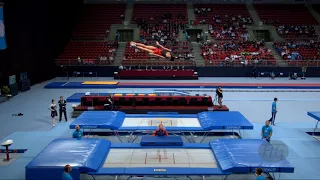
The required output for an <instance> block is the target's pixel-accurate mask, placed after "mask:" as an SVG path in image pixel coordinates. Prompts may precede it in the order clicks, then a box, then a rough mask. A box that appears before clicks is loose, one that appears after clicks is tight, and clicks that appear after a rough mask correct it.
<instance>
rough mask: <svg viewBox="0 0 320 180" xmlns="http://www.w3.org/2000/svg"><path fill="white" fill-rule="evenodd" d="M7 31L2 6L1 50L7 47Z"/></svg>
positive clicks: (0, 16) (0, 24) (0, 8)
mask: <svg viewBox="0 0 320 180" xmlns="http://www.w3.org/2000/svg"><path fill="white" fill-rule="evenodd" d="M6 48H7V43H6V33H5V28H4V18H3V7H0V50H3V49H6Z"/></svg>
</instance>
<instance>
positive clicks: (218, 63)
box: [205, 60, 278, 67]
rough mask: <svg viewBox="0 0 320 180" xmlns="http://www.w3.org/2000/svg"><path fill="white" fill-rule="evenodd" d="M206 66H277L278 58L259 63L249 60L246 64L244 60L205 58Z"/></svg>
mask: <svg viewBox="0 0 320 180" xmlns="http://www.w3.org/2000/svg"><path fill="white" fill-rule="evenodd" d="M205 65H206V66H220V67H246V66H258V67H277V66H278V64H277V62H276V60H260V61H259V62H258V63H255V62H254V61H249V62H248V64H247V65H246V64H245V63H244V62H243V61H239V60H235V61H232V62H231V61H225V60H205Z"/></svg>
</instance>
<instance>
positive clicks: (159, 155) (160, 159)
mask: <svg viewBox="0 0 320 180" xmlns="http://www.w3.org/2000/svg"><path fill="white" fill-rule="evenodd" d="M159 162H161V154H159Z"/></svg>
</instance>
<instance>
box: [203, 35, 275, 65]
mask: <svg viewBox="0 0 320 180" xmlns="http://www.w3.org/2000/svg"><path fill="white" fill-rule="evenodd" d="M202 56H203V57H204V59H205V60H206V61H207V62H209V64H210V63H213V62H214V61H215V62H214V63H216V62H218V63H219V64H220V65H221V66H232V65H234V64H243V65H244V66H247V65H252V64H256V65H258V64H259V63H263V64H269V63H271V64H274V63H275V58H274V56H273V55H272V52H271V50H270V49H267V48H265V43H264V41H258V42H249V41H241V42H232V41H231V42H211V41H207V42H205V43H204V44H203V46H202Z"/></svg>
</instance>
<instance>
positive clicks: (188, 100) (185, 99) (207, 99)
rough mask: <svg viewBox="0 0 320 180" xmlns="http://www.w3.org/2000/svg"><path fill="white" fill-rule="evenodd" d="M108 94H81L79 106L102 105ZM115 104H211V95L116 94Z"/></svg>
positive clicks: (105, 101)
mask: <svg viewBox="0 0 320 180" xmlns="http://www.w3.org/2000/svg"><path fill="white" fill-rule="evenodd" d="M107 98H109V97H108V96H83V97H82V98H81V106H103V105H104V104H108V103H107ZM112 100H113V102H114V105H116V106H132V105H133V103H135V105H136V106H159V105H160V106H161V105H163V106H165V105H171V106H181V105H186V106H213V102H212V98H211V96H157V95H156V94H149V95H144V94H143V95H141V96H140V95H138V96H135V95H130V94H127V95H125V96H123V95H121V96H120V95H119V96H118V95H117V94H115V95H114V96H113V97H112Z"/></svg>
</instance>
